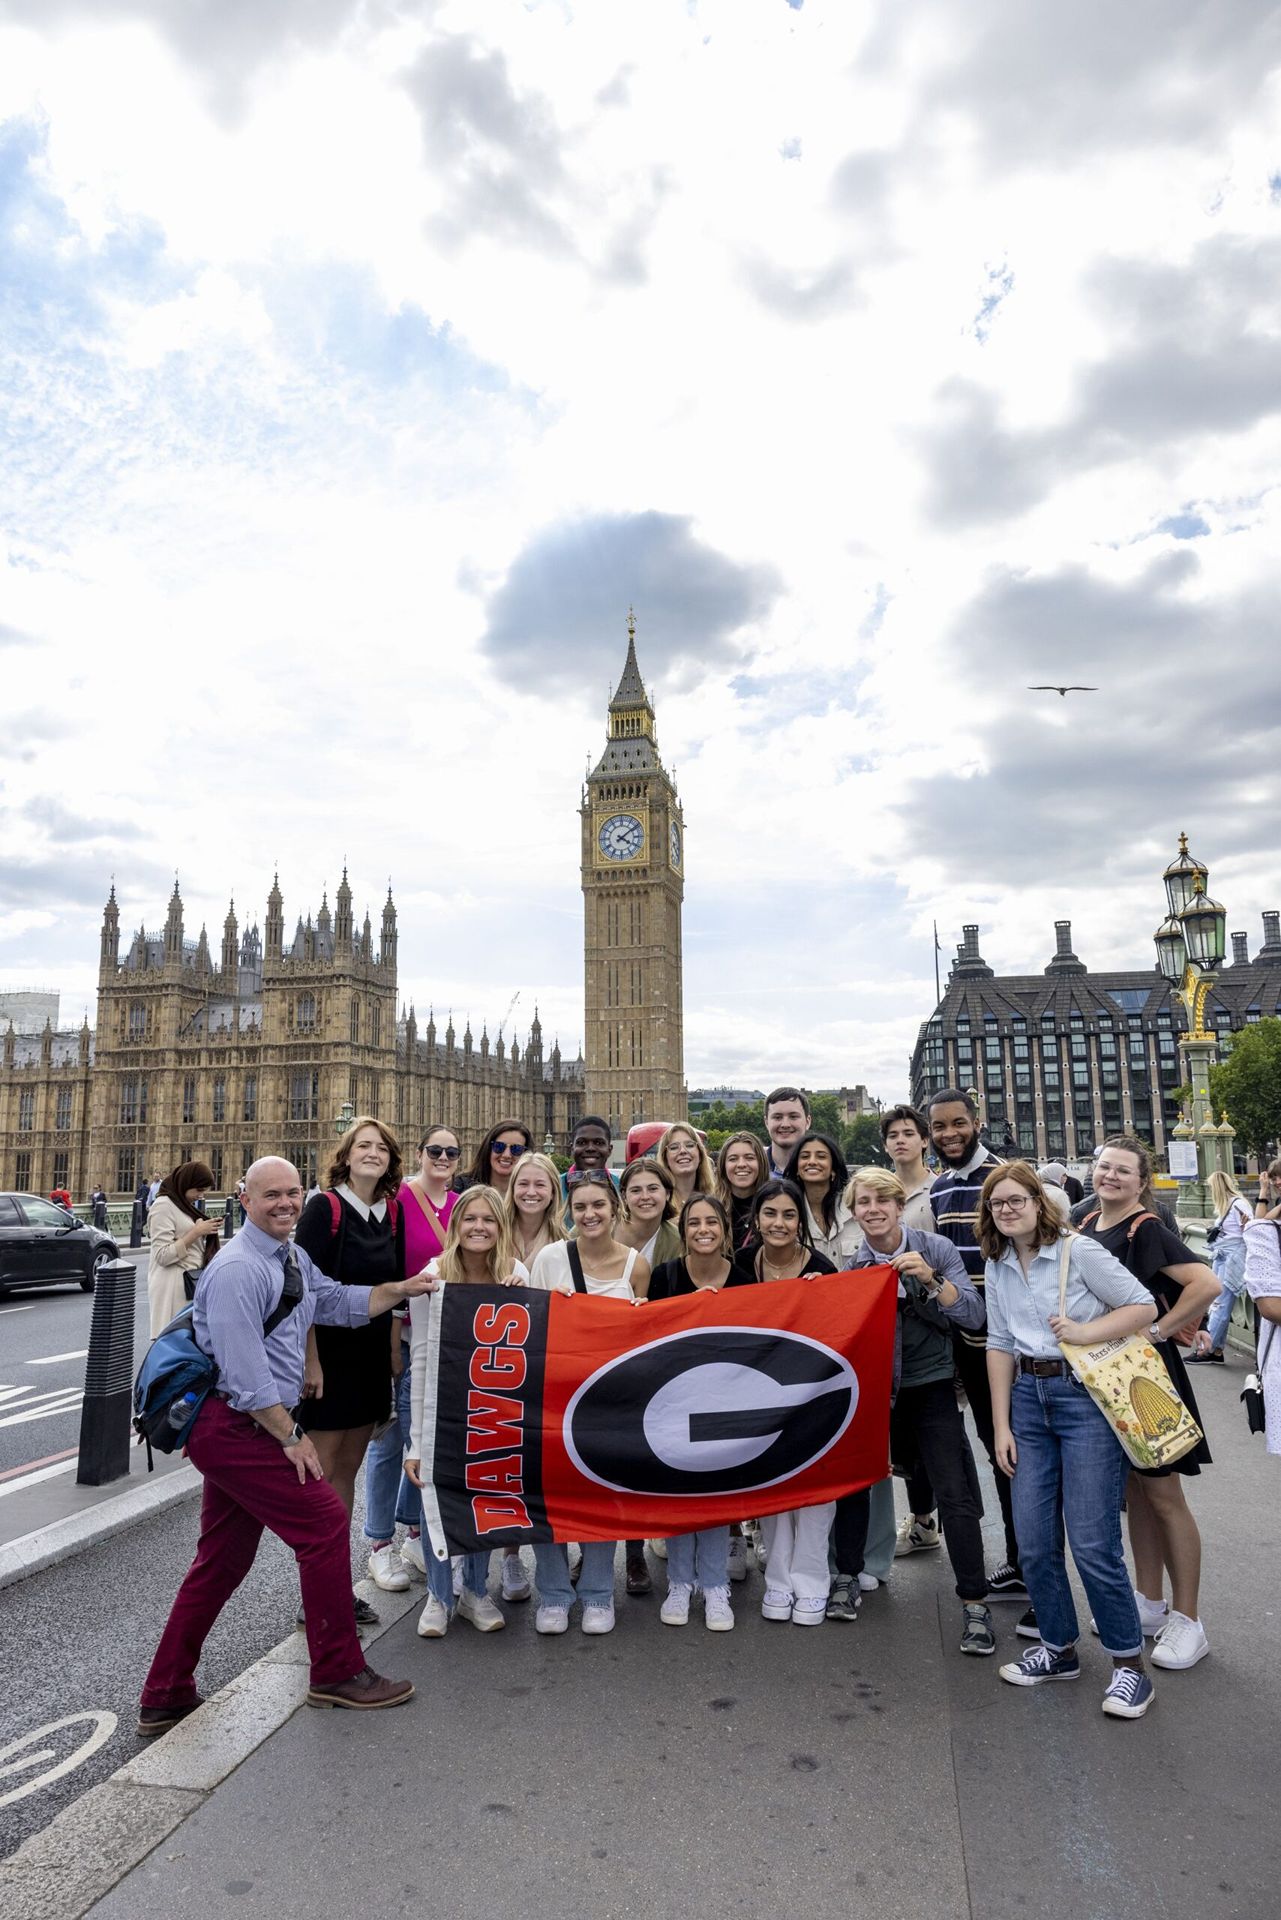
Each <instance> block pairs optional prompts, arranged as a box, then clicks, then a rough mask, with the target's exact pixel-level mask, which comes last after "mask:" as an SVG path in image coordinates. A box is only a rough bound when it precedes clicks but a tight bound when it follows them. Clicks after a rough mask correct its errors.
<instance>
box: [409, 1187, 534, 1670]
mask: <svg viewBox="0 0 1281 1920" xmlns="http://www.w3.org/2000/svg"><path fill="white" fill-rule="evenodd" d="M427 1272H428V1273H429V1274H430V1275H431V1277H432V1279H433V1280H434V1281H435V1282H436V1283H437V1284H440V1283H443V1284H444V1285H445V1286H480V1287H486V1286H489V1287H492V1286H527V1285H528V1284H529V1273H528V1271H527V1270H526V1268H525V1267H524V1266H523V1264H522V1263H521V1262H520V1261H519V1260H518V1259H517V1258H516V1256H515V1252H514V1249H513V1247H512V1238H511V1230H510V1228H509V1226H508V1222H507V1210H506V1208H505V1206H504V1204H503V1202H502V1200H501V1199H500V1198H499V1196H498V1195H497V1194H496V1193H495V1192H494V1189H493V1188H492V1187H469V1188H468V1189H467V1191H466V1193H462V1194H459V1196H458V1199H457V1201H456V1202H455V1205H454V1208H453V1211H452V1212H451V1214H450V1217H449V1226H448V1229H447V1230H446V1233H445V1245H444V1248H443V1249H442V1251H441V1253H440V1256H439V1258H437V1259H435V1260H433V1261H432V1262H431V1263H430V1264H429V1266H428V1268H427ZM418 1309H419V1310H418V1313H417V1314H416V1315H412V1314H411V1316H410V1321H411V1327H412V1334H411V1345H412V1349H413V1386H412V1390H411V1396H410V1408H411V1412H410V1440H409V1456H408V1458H407V1459H406V1461H405V1473H406V1475H407V1477H408V1479H409V1480H410V1482H411V1484H412V1485H413V1486H415V1487H417V1488H418V1489H419V1490H420V1492H421V1489H422V1484H423V1476H422V1458H423V1436H424V1432H425V1430H426V1425H427V1421H428V1419H429V1418H431V1417H433V1412H432V1409H430V1408H429V1407H428V1405H427V1393H426V1371H425V1367H426V1357H427V1341H428V1335H429V1330H430V1325H431V1315H432V1313H433V1312H434V1310H435V1309H434V1305H433V1302H432V1295H431V1294H430V1293H427V1294H424V1295H422V1297H421V1298H420V1300H419V1303H418ZM489 1559H490V1556H489V1554H488V1552H480V1553H465V1554H463V1555H462V1592H461V1593H460V1594H459V1595H458V1596H457V1600H458V1604H457V1612H458V1615H459V1617H460V1618H461V1619H463V1620H468V1621H470V1622H471V1624H472V1626H473V1627H475V1629H476V1631H477V1632H478V1633H496V1632H498V1630H499V1629H500V1628H502V1627H505V1626H506V1625H507V1621H506V1619H505V1618H504V1616H503V1614H502V1613H501V1611H500V1610H499V1608H498V1607H496V1606H495V1605H494V1602H493V1601H492V1600H491V1599H490V1597H489V1594H488V1592H487V1591H486V1585H487V1582H488V1579H489ZM427 1589H428V1592H427V1603H426V1605H425V1606H424V1608H423V1610H422V1612H421V1614H420V1615H419V1616H418V1632H419V1634H420V1635H421V1637H422V1638H423V1639H424V1640H442V1639H443V1638H444V1636H445V1634H446V1632H447V1631H448V1629H449V1623H450V1619H451V1617H452V1614H453V1611H454V1582H453V1572H452V1569H451V1566H450V1563H449V1561H448V1560H438V1559H437V1558H436V1557H435V1555H434V1554H433V1555H432V1556H431V1558H430V1559H429V1560H428V1561H427ZM523 1597H527V1596H523Z"/></svg>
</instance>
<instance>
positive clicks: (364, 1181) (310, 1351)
mask: <svg viewBox="0 0 1281 1920" xmlns="http://www.w3.org/2000/svg"><path fill="white" fill-rule="evenodd" d="M400 1181H401V1157H400V1146H399V1144H398V1142H397V1140H396V1136H395V1134H394V1133H392V1131H391V1129H390V1128H389V1127H386V1126H384V1125H383V1123H382V1121H381V1120H375V1119H374V1118H373V1116H372V1115H369V1114H362V1115H361V1116H360V1118H359V1119H357V1120H354V1121H353V1122H352V1124H351V1126H350V1127H349V1128H348V1130H347V1132H346V1133H345V1134H344V1135H343V1137H342V1139H341V1140H340V1141H339V1142H338V1146H337V1150H336V1151H335V1154H334V1159H333V1164H332V1165H331V1167H330V1168H329V1171H328V1173H327V1174H326V1175H325V1186H326V1188H327V1189H328V1191H327V1192H322V1193H318V1194H316V1195H314V1196H313V1198H312V1199H310V1200H309V1201H308V1202H307V1205H306V1206H305V1207H304V1208H303V1210H302V1217H301V1219H300V1220H299V1222H298V1231H297V1233H296V1235H295V1238H296V1239H297V1242H298V1245H299V1246H300V1247H301V1248H302V1249H303V1251H304V1253H307V1254H309V1255H310V1257H311V1258H312V1259H313V1260H314V1261H315V1263H316V1265H317V1266H318V1267H319V1268H320V1270H321V1272H322V1273H327V1274H328V1275H329V1277H330V1279H331V1280H337V1281H338V1282H339V1283H340V1284H341V1285H342V1286H358V1287H376V1286H379V1285H381V1284H382V1283H383V1282H384V1281H388V1280H403V1279H404V1276H405V1223H404V1216H403V1214H401V1213H400V1211H399V1209H398V1207H397V1203H396V1195H397V1193H398V1192H399V1190H400ZM400 1344H401V1343H400V1329H399V1325H398V1324H397V1322H396V1321H395V1320H394V1319H393V1317H392V1315H391V1314H390V1313H382V1314H379V1315H378V1316H377V1318H376V1319H373V1320H371V1321H369V1322H368V1324H367V1325H366V1326H363V1327H312V1328H311V1329H310V1330H309V1332H308V1334H307V1370H306V1378H305V1381H304V1385H303V1395H304V1397H303V1400H302V1402H301V1404H300V1405H299V1407H298V1413H297V1417H298V1422H299V1425H300V1426H302V1427H303V1428H304V1429H305V1430H306V1431H307V1432H308V1433H309V1434H310V1435H311V1438H312V1440H313V1442H314V1444H315V1448H316V1452H317V1453H318V1454H319V1455H320V1464H321V1466H322V1467H323V1468H324V1470H325V1478H326V1480H328V1482H329V1484H330V1485H331V1486H332V1487H333V1489H334V1491H335V1492H336V1493H337V1494H338V1496H339V1498H340V1499H341V1500H342V1503H343V1505H344V1506H345V1507H346V1509H347V1512H348V1515H350V1513H351V1509H352V1502H353V1500H354V1498H355V1490H356V1475H357V1474H358V1473H359V1472H360V1466H361V1462H362V1461H363V1460H364V1457H365V1449H366V1448H367V1447H368V1445H369V1440H370V1436H371V1435H372V1433H373V1431H374V1428H375V1427H376V1426H378V1425H379V1423H380V1422H381V1421H383V1420H386V1419H388V1418H389V1417H390V1414H391V1405H392V1400H391V1385H392V1375H393V1371H395V1372H399V1363H400V1359H401V1353H400ZM356 1618H357V1621H358V1622H361V1623H363V1624H365V1625H369V1624H372V1623H373V1622H374V1621H377V1619H378V1615H377V1614H376V1613H375V1612H374V1610H373V1608H372V1607H369V1606H368V1605H367V1604H366V1603H365V1602H364V1601H358V1602H357V1605H356Z"/></svg>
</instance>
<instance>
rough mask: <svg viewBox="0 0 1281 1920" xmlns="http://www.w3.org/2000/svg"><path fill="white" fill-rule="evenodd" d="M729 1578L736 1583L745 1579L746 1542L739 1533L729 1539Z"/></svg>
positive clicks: (732, 1534) (733, 1534)
mask: <svg viewBox="0 0 1281 1920" xmlns="http://www.w3.org/2000/svg"><path fill="white" fill-rule="evenodd" d="M729 1577H730V1579H731V1580H736V1581H737V1580H746V1578H747V1542H746V1540H744V1538H743V1536H742V1534H741V1533H731V1535H730V1537H729Z"/></svg>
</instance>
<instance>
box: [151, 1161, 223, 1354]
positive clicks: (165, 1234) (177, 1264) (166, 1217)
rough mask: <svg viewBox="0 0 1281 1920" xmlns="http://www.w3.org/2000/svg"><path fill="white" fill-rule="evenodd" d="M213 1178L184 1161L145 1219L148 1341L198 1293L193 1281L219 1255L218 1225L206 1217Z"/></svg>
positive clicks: (201, 1165) (163, 1186) (205, 1169)
mask: <svg viewBox="0 0 1281 1920" xmlns="http://www.w3.org/2000/svg"><path fill="white" fill-rule="evenodd" d="M213 1184H214V1177H213V1173H212V1171H211V1170H210V1169H209V1168H208V1167H207V1166H206V1165H205V1163H204V1161H203V1160H184V1161H183V1163H182V1165H181V1166H177V1167H175V1168H174V1170H173V1172H172V1173H171V1174H170V1175H169V1176H168V1178H167V1179H166V1180H164V1181H162V1182H161V1185H160V1189H159V1191H158V1193H157V1196H156V1199H155V1201H154V1203H153V1204H152V1208H151V1213H150V1215H149V1216H148V1221H149V1233H148V1238H149V1240H150V1245H151V1251H150V1256H149V1258H148V1261H147V1303H148V1307H149V1309H150V1315H149V1320H150V1338H151V1339H152V1340H154V1339H155V1337H156V1335H157V1334H158V1333H159V1332H160V1329H161V1328H162V1327H167V1326H168V1325H169V1322H170V1321H171V1320H172V1319H173V1317H174V1315H175V1314H176V1313H181V1312H182V1310H183V1308H184V1307H185V1306H186V1304H187V1302H188V1300H190V1299H191V1298H192V1297H193V1295H194V1294H195V1291H196V1282H197V1280H198V1279H199V1277H200V1275H201V1273H202V1272H203V1270H204V1268H205V1267H207V1266H208V1265H209V1263H210V1261H211V1260H212V1259H213V1257H214V1255H215V1253H216V1252H217V1251H218V1222H217V1221H216V1220H208V1219H206V1218H205V1214H204V1210H203V1202H204V1197H205V1195H206V1194H207V1193H212V1192H213Z"/></svg>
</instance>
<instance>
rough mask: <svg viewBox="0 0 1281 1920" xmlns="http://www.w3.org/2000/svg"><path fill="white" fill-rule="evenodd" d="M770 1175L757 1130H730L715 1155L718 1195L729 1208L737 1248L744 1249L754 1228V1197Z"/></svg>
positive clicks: (732, 1232) (736, 1250)
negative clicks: (731, 1131) (737, 1131)
mask: <svg viewBox="0 0 1281 1920" xmlns="http://www.w3.org/2000/svg"><path fill="white" fill-rule="evenodd" d="M768 1179H769V1161H768V1159H767V1158H766V1155H765V1149H764V1147H763V1146H762V1145H761V1143H760V1141H759V1140H758V1139H757V1138H756V1135H755V1134H754V1133H731V1135H730V1137H729V1139H728V1140H727V1141H726V1142H725V1144H724V1146H723V1147H722V1148H721V1150H720V1152H719V1153H718V1154H717V1156H716V1197H717V1199H718V1200H719V1201H720V1202H721V1205H722V1206H723V1207H725V1208H726V1209H727V1210H728V1213H729V1221H730V1232H731V1234H732V1236H733V1240H734V1250H735V1252H737V1253H741V1252H742V1250H743V1248H744V1247H745V1246H746V1245H747V1241H748V1237H749V1235H750V1234H751V1230H752V1201H753V1200H754V1199H755V1197H756V1191H757V1188H758V1187H763V1186H764V1185H765V1182H766V1181H767V1180H768Z"/></svg>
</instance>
